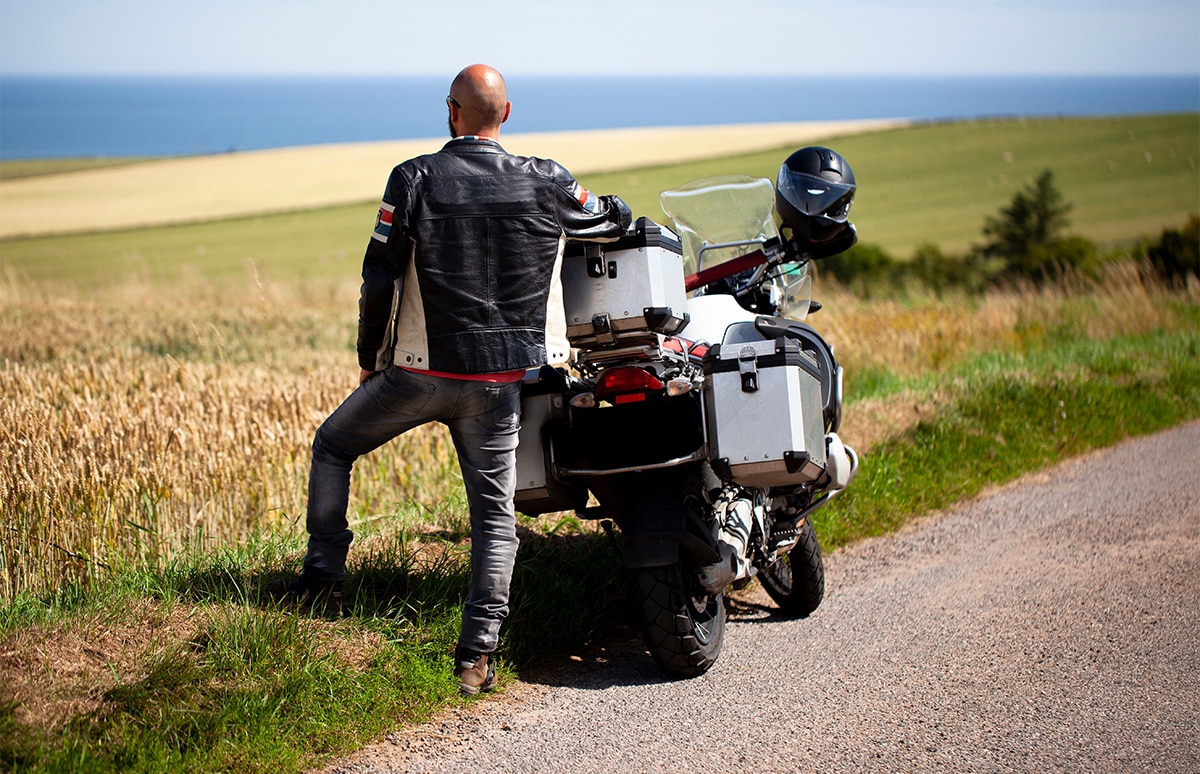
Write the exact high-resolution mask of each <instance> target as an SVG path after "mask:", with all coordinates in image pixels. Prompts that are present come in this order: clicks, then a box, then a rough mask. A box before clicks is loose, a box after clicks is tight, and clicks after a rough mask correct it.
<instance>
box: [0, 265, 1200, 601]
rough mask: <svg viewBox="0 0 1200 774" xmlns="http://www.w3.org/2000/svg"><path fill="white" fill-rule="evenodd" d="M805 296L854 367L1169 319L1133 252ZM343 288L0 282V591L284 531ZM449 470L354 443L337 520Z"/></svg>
mask: <svg viewBox="0 0 1200 774" xmlns="http://www.w3.org/2000/svg"><path fill="white" fill-rule="evenodd" d="M817 295H818V297H819V298H820V299H821V300H822V301H823V302H825V304H826V306H825V309H824V310H822V311H821V312H820V313H819V314H818V315H815V316H814V317H812V318H810V322H812V323H813V324H814V325H816V326H817V327H818V328H819V329H820V330H821V331H822V332H823V333H824V334H825V335H826V337H827V338H828V339H829V340H830V341H831V342H833V343H834V345H835V347H836V348H837V353H838V356H839V358H840V360H841V362H842V364H843V366H844V367H845V368H846V371H847V373H848V374H849V375H850V384H851V385H853V384H854V378H855V375H856V374H859V373H863V372H865V371H869V370H872V369H873V370H875V371H880V370H883V371H886V372H888V373H892V374H896V375H897V376H899V377H912V376H918V375H920V374H923V373H930V372H937V371H941V370H944V369H946V368H949V367H951V366H953V365H954V364H956V363H959V362H962V361H963V360H965V359H966V358H969V357H971V356H972V355H973V354H975V353H979V352H983V351H1003V350H1018V349H1020V348H1022V347H1024V346H1028V345H1029V341H1030V338H1031V337H1032V338H1036V337H1037V336H1039V335H1045V333H1046V332H1047V331H1053V330H1054V329H1055V328H1056V327H1058V326H1065V325H1069V326H1071V327H1072V328H1073V329H1075V330H1079V331H1083V332H1086V334H1087V335H1089V336H1091V337H1094V338H1105V337H1108V336H1113V335H1116V334H1118V333H1131V332H1139V331H1148V330H1153V329H1157V328H1167V329H1171V328H1177V327H1179V326H1181V325H1185V324H1186V322H1185V321H1184V320H1183V319H1181V317H1180V312H1179V311H1178V305H1177V304H1171V303H1167V296H1166V295H1165V291H1163V290H1162V289H1161V288H1157V287H1156V286H1154V285H1153V284H1152V283H1145V282H1143V281H1142V280H1141V277H1140V275H1139V272H1138V268H1137V267H1136V266H1134V265H1133V264H1120V265H1117V266H1115V267H1112V268H1111V269H1110V273H1109V275H1108V276H1105V277H1103V278H1101V279H1100V280H1098V281H1082V280H1081V281H1079V282H1078V283H1077V284H1075V285H1072V284H1070V283H1059V284H1058V285H1056V286H1053V287H1050V288H1044V289H1035V288H1032V287H1012V288H1009V289H1007V290H1003V291H996V292H993V293H991V294H989V295H988V296H986V297H984V298H982V299H975V300H967V299H950V300H944V301H935V300H932V299H930V300H923V301H919V302H913V301H906V302H900V301H895V302H887V301H875V302H872V303H869V304H868V303H863V302H861V301H859V300H857V299H855V298H854V297H853V296H852V295H851V294H849V293H848V292H846V291H841V290H838V289H837V288H832V287H829V286H821V285H818V293H817ZM1197 300H1200V299H1198V298H1197V292H1196V289H1195V288H1193V291H1192V297H1191V300H1190V302H1191V303H1195V302H1196V301H1197ZM355 307H356V299H355V298H354V297H352V296H351V295H349V294H348V293H347V292H346V291H345V290H344V289H340V290H339V289H337V288H326V289H313V288H311V287H310V288H307V289H303V290H302V289H299V288H297V287H296V286H292V285H284V284H280V285H270V286H263V285H262V284H259V283H250V284H248V286H247V287H245V288H242V289H240V290H231V289H229V288H215V287H214V288H211V289H209V290H208V291H205V290H204V289H203V288H192V289H191V292H190V293H189V294H187V295H182V296H180V295H173V294H168V293H164V292H161V289H160V290H159V291H158V292H154V291H153V289H147V288H139V287H136V286H130V287H119V288H115V289H113V290H112V291H111V292H108V293H105V294H102V295H101V296H99V297H93V296H89V297H87V298H82V297H63V296H62V295H61V294H59V295H55V296H53V297H49V296H47V295H46V294H45V291H41V292H39V291H38V289H37V288H36V287H30V286H24V285H21V284H19V283H17V282H16V281H15V280H12V279H11V278H10V279H9V280H8V281H7V282H6V283H0V308H2V310H3V311H2V312H0V364H2V365H0V394H3V395H4V396H5V397H4V400H3V401H2V402H0V449H2V450H3V452H2V456H0V508H2V510H3V512H4V514H5V519H4V525H3V529H2V531H0V599H8V600H11V599H12V598H14V596H16V595H18V594H26V593H27V594H41V593H46V592H48V591H51V590H53V589H55V588H57V587H60V586H61V585H62V584H63V583H64V582H67V581H81V582H85V581H87V580H89V579H92V578H96V577H101V576H103V575H104V574H105V573H106V572H107V571H108V570H109V569H111V568H114V567H120V566H123V565H128V564H139V565H151V566H155V565H161V564H162V563H164V562H167V561H169V560H170V559H171V558H172V557H173V556H177V555H178V554H179V553H180V552H181V551H184V550H195V549H211V548H215V547H219V546H223V545H230V544H238V543H241V542H244V541H246V540H248V539H250V538H251V537H252V536H254V535H256V534H260V533H271V534H277V535H286V536H292V537H295V538H297V539H299V537H300V536H302V534H303V513H304V503H305V489H306V485H307V474H308V463H309V447H310V444H311V440H312V436H313V433H314V431H315V429H316V428H317V426H318V425H319V424H320V422H321V421H322V420H323V419H324V417H325V416H326V415H327V414H328V413H329V412H330V411H331V410H332V409H333V408H335V407H336V406H337V405H338V403H340V401H341V400H342V399H343V398H344V397H345V395H346V394H347V393H348V392H349V391H350V390H351V389H353V388H354V387H355V385H356V383H357V373H358V369H357V365H356V362H355V357H354V352H353V337H354V334H355V329H354V324H355V317H354V312H355ZM937 400H938V397H937V393H936V391H934V392H933V393H924V394H922V395H914V394H912V393H908V392H903V391H902V392H900V393H898V394H888V395H884V396H873V397H870V398H868V399H865V400H863V399H858V400H856V398H855V395H854V394H853V391H851V393H850V394H849V395H848V405H847V409H846V418H845V421H844V424H843V436H844V437H845V438H846V440H847V442H849V443H851V444H852V445H855V446H856V447H858V448H859V450H860V451H869V448H870V446H871V445H872V444H873V443H875V442H877V441H879V440H882V439H883V438H886V437H887V436H889V435H891V434H894V433H896V432H901V431H903V430H904V429H905V427H907V426H908V425H910V424H912V423H915V422H916V421H918V420H919V418H920V416H921V413H922V411H934V410H936V408H937ZM459 487H460V482H459V479H458V473H457V465H456V463H455V461H454V457H453V450H452V447H451V445H450V443H449V439H448V436H447V434H446V433H445V432H444V431H443V429H442V428H441V427H440V426H436V425H434V426H429V427H426V428H422V429H420V430H419V431H416V432H414V433H411V434H409V435H407V436H405V437H403V438H402V439H400V440H398V441H396V442H394V443H392V444H390V445H388V446H385V447H384V448H383V449H381V450H379V451H377V452H375V453H373V454H371V455H368V456H367V457H365V458H363V460H361V461H360V463H359V465H358V466H357V469H356V472H355V478H354V489H353V493H352V502H351V511H352V518H351V520H352V523H356V524H361V523H363V522H367V521H371V520H375V519H379V518H381V517H394V515H395V514H397V513H398V512H400V511H402V510H405V509H407V508H410V507H411V504H413V503H416V504H417V505H418V506H419V508H418V510H422V508H420V506H423V510H424V511H425V512H427V513H433V512H435V511H436V510H437V506H438V504H440V503H443V502H445V501H447V500H453V499H454V498H455V497H457V496H458V489H459Z"/></svg>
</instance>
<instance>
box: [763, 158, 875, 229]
mask: <svg viewBox="0 0 1200 774" xmlns="http://www.w3.org/2000/svg"><path fill="white" fill-rule="evenodd" d="M856 189H857V186H856V185H855V182H854V171H853V170H852V169H850V164H849V163H848V162H847V161H846V160H845V159H844V158H842V157H841V155H840V154H838V153H837V152H836V151H832V150H830V149H829V148H821V147H817V146H811V147H808V148H801V149H800V150H798V151H796V152H795V153H793V154H792V155H790V156H788V157H787V160H786V161H784V162H783V166H781V167H780V168H779V178H778V180H776V182H775V211H776V212H778V213H779V217H780V219H782V221H783V225H784V226H786V227H788V228H790V229H791V230H792V234H793V236H794V238H795V239H799V240H803V241H806V242H810V243H813V244H820V243H822V242H828V241H829V240H831V239H834V238H835V237H837V236H839V235H841V234H843V233H845V232H846V230H847V229H849V228H853V227H852V226H850V225H849V223H848V219H849V217H850V205H851V204H852V203H853V202H854V192H855V190H856Z"/></svg>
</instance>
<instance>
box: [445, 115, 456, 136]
mask: <svg viewBox="0 0 1200 774" xmlns="http://www.w3.org/2000/svg"><path fill="white" fill-rule="evenodd" d="M446 126H447V127H448V128H449V129H450V139H451V140H453V139H454V138H455V137H457V136H458V135H457V134H455V133H454V121H453V119H451V118H450V117H449V116H446Z"/></svg>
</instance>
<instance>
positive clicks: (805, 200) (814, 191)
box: [775, 167, 855, 223]
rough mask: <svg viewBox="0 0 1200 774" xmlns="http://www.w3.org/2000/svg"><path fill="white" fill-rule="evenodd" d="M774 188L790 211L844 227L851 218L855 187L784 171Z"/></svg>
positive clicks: (785, 169) (781, 170)
mask: <svg viewBox="0 0 1200 774" xmlns="http://www.w3.org/2000/svg"><path fill="white" fill-rule="evenodd" d="M775 187H776V188H777V189H778V190H779V193H780V194H781V195H783V197H784V198H785V199H786V200H787V201H788V202H789V203H790V204H791V205H792V206H793V207H795V208H796V209H797V210H798V211H800V212H802V213H804V214H805V215H819V216H823V217H826V218H829V219H830V220H833V221H835V222H837V223H845V222H846V220H847V219H848V218H849V217H850V204H851V203H852V202H853V201H854V190H855V186H854V185H846V184H844V183H831V182H829V181H828V180H825V179H822V178H820V177H817V176H816V175H810V174H808V173H805V172H793V171H792V170H790V169H788V168H787V167H784V168H782V169H780V170H779V180H778V181H777V182H776V184H775Z"/></svg>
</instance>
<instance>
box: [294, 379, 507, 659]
mask: <svg viewBox="0 0 1200 774" xmlns="http://www.w3.org/2000/svg"><path fill="white" fill-rule="evenodd" d="M520 412H521V385H520V383H512V384H493V383H490V382H477V381H469V380H463V379H447V378H442V377H437V376H429V375H426V374H420V373H415V372H412V371H407V370H405V369H403V368H397V367H392V368H389V369H387V370H386V371H384V372H383V373H381V374H377V375H375V376H373V377H371V378H370V379H368V380H367V381H365V382H363V383H362V385H360V386H359V388H358V389H357V390H355V391H354V392H353V393H352V394H351V395H350V396H349V397H348V398H346V400H345V401H344V402H343V403H342V405H341V406H339V407H338V408H337V410H336V411H334V412H333V413H332V414H331V415H330V416H329V418H328V419H326V420H325V422H324V424H322V425H321V427H320V428H319V429H318V430H317V434H316V438H315V439H314V440H313V456H312V469H311V471H310V473H309V482H308V518H307V522H306V526H307V528H308V535H309V539H308V555H307V556H306V557H305V559H304V571H305V573H306V574H307V575H308V576H310V577H312V578H316V579H320V580H341V579H342V577H343V576H344V575H345V573H346V554H347V553H348V551H349V549H350V542H351V540H353V538H354V534H353V533H352V532H351V531H350V528H349V524H348V522H347V520H346V508H347V504H348V501H349V497H350V471H351V469H352V468H353V466H354V462H355V461H356V460H357V459H358V458H359V457H361V456H362V455H364V454H366V453H367V452H370V451H372V450H373V449H377V448H378V447H380V446H382V445H383V444H385V443H387V442H388V441H390V440H392V439H393V438H396V437H397V436H399V435H401V434H402V433H404V432H406V431H408V430H411V429H412V428H414V427H417V426H419V425H423V424H426V423H428V422H442V423H443V424H445V425H446V426H447V427H448V428H449V430H450V436H451V438H452V439H453V440H454V448H455V451H456V452H457V453H458V462H459V467H460V468H461V470H462V477H463V484H464V485H465V488H466V491H467V503H468V506H469V507H470V511H471V583H470V587H469V588H468V591H467V601H466V605H465V606H464V608H463V619H462V633H461V635H460V637H459V644H460V645H461V646H462V647H464V648H468V649H471V650H476V651H482V652H491V651H493V650H495V649H496V643H497V641H498V640H499V636H500V624H501V623H502V622H503V620H504V618H505V617H506V616H507V615H508V595H509V586H510V584H511V582H512V572H513V563H514V562H515V560H516V555H517V530H516V521H515V518H514V516H513V485H514V478H513V475H514V467H515V465H516V450H517V431H518V430H519V429H520Z"/></svg>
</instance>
